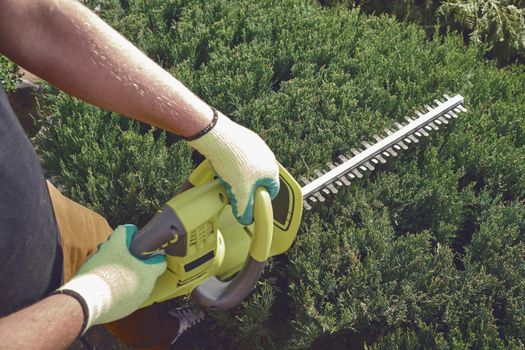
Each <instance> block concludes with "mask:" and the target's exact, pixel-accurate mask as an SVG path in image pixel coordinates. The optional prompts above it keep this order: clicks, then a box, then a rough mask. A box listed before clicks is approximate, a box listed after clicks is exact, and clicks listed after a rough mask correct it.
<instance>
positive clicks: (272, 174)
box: [189, 111, 279, 225]
mask: <svg viewBox="0 0 525 350" xmlns="http://www.w3.org/2000/svg"><path fill="white" fill-rule="evenodd" d="M214 113H215V117H214V122H215V124H214V125H213V123H214V122H212V125H211V128H210V129H209V130H206V129H205V133H204V135H202V136H200V137H198V138H197V139H195V140H191V141H189V144H190V146H191V147H193V148H195V149H196V150H197V151H199V152H200V153H201V154H202V155H203V156H205V157H206V158H207V159H208V160H209V161H210V163H211V165H212V167H213V169H214V170H215V171H216V172H217V174H218V175H219V178H220V180H221V182H222V183H223V185H224V186H225V187H226V191H227V193H228V197H229V199H230V203H231V206H232V210H233V214H234V215H235V217H236V218H237V220H238V221H239V222H240V223H241V224H244V225H249V224H251V223H252V222H253V201H254V193H255V189H256V188H257V187H259V186H263V187H265V188H266V190H267V191H268V193H269V194H270V197H271V198H272V199H273V198H275V196H276V195H277V193H278V192H279V167H278V165H277V161H276V160H275V156H274V154H273V152H272V151H271V150H270V148H269V147H268V146H267V145H266V143H265V142H264V141H263V139H261V138H260V137H259V135H257V134H256V133H254V132H253V131H251V130H248V129H246V128H245V127H243V126H241V125H239V124H237V123H235V122H233V121H231V120H230V119H229V118H228V117H226V116H225V115H223V114H222V113H220V112H217V111H214Z"/></svg>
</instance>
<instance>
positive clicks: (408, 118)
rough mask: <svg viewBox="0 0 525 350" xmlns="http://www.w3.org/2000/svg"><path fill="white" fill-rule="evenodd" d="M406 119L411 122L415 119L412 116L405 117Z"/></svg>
mask: <svg viewBox="0 0 525 350" xmlns="http://www.w3.org/2000/svg"><path fill="white" fill-rule="evenodd" d="M405 120H406V121H407V122H409V123H412V122H413V121H414V120H415V119H412V118H410V117H405Z"/></svg>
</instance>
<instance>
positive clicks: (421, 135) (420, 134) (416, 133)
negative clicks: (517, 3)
mask: <svg viewBox="0 0 525 350" xmlns="http://www.w3.org/2000/svg"><path fill="white" fill-rule="evenodd" d="M414 135H416V136H417V137H423V134H422V133H420V132H419V131H415V132H414Z"/></svg>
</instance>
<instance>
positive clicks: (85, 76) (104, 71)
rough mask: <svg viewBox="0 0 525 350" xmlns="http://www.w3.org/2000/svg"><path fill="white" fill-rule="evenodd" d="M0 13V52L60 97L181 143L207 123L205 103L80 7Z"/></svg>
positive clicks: (53, 1)
mask: <svg viewBox="0 0 525 350" xmlns="http://www.w3.org/2000/svg"><path fill="white" fill-rule="evenodd" d="M0 7H1V8H2V11H0V52H1V53H3V54H5V55H6V56H7V57H9V58H11V59H12V60H13V61H15V62H16V63H17V64H19V65H20V66H22V67H24V68H26V69H27V70H29V71H31V72H33V73H35V74H36V75H38V76H40V77H42V78H43V79H45V80H47V81H49V82H50V83H51V84H53V85H55V86H57V87H58V88H60V89H62V90H64V91H65V92H67V93H69V94H71V95H74V96H76V97H79V98H81V99H83V100H85V101H88V102H90V103H93V104H95V105H97V106H100V107H102V108H105V109H108V110H111V111H115V112H118V113H121V114H124V115H126V116H129V117H131V118H134V119H138V120H141V121H143V122H146V123H149V124H152V125H155V126H157V127H160V128H163V129H166V130H169V131H172V132H175V133H177V134H180V135H183V136H192V135H194V134H196V133H197V132H198V131H200V130H201V129H203V128H204V127H206V126H207V125H208V124H209V122H210V121H211V119H212V116H213V113H212V111H211V109H210V107H209V106H207V105H206V103H204V102H203V101H202V100H200V99H199V98H198V97H197V96H196V95H194V94H193V93H192V92H190V91H189V90H188V89H187V88H186V87H184V85H182V84H181V83H180V82H179V81H178V80H176V79H175V78H174V77H173V76H171V75H170V74H169V73H168V72H166V71H165V70H163V69H162V68H161V67H159V66H158V65H157V64H156V63H154V62H153V61H152V60H150V59H149V58H148V57H146V56H145V55H144V54H143V53H142V52H141V51H139V50H138V49H137V48H136V47H134V46H133V45H132V44H131V43H129V42H128V41H127V40H126V39H124V38H123V37H122V36H121V35H120V34H118V33H117V32H116V31H115V30H113V29H112V28H111V27H110V26H108V25H107V24H106V23H104V22H103V21H102V20H101V19H100V18H98V17H97V16H96V15H95V14H93V13H92V12H91V11H89V10H88V9H87V8H85V7H84V6H82V5H81V4H79V3H78V2H76V1H71V0H39V1H34V0H0Z"/></svg>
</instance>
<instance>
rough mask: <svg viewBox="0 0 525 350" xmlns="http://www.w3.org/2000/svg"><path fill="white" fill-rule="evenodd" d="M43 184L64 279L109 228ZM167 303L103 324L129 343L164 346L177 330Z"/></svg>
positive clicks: (152, 349)
mask: <svg viewBox="0 0 525 350" xmlns="http://www.w3.org/2000/svg"><path fill="white" fill-rule="evenodd" d="M47 185H48V190H49V195H50V197H51V202H52V203H53V210H54V213H55V218H56V221H57V225H58V229H59V232H60V238H61V241H62V252H63V255H64V264H63V270H64V282H67V281H69V280H70V279H71V278H72V277H73V276H74V275H75V273H76V272H77V271H78V269H79V268H80V266H81V265H82V264H83V263H84V261H86V260H87V258H88V257H89V256H90V255H91V254H93V253H94V252H95V251H96V250H97V246H98V245H99V244H100V243H102V242H104V241H106V240H107V238H108V236H109V235H110V234H111V232H112V231H113V230H112V228H111V227H110V226H109V224H108V223H107V221H106V220H105V219H104V218H103V217H102V216H100V215H99V214H97V213H95V212H94V211H92V210H90V209H87V208H86V207H84V206H82V205H80V204H78V203H75V202H74V201H72V200H70V199H69V198H67V197H65V196H63V195H62V194H61V193H60V192H59V191H58V190H57V189H56V188H55V187H54V186H53V185H52V184H51V183H50V182H48V183H47ZM168 306H169V303H160V304H154V305H153V306H150V307H147V308H144V309H140V310H137V311H136V312H134V313H133V314H131V315H129V316H128V317H125V318H123V319H121V320H118V321H115V322H111V323H108V324H106V325H105V326H106V328H107V329H108V330H109V331H110V332H111V333H112V334H113V335H115V336H116V337H117V338H119V339H120V340H121V341H122V342H124V343H125V344H127V345H129V346H132V347H135V348H140V349H148V350H157V349H159V350H160V349H168V348H169V345H170V341H171V339H172V338H173V337H174V335H175V334H176V332H177V330H178V321H177V320H176V319H174V318H173V317H169V316H168V314H167V308H168Z"/></svg>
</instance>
